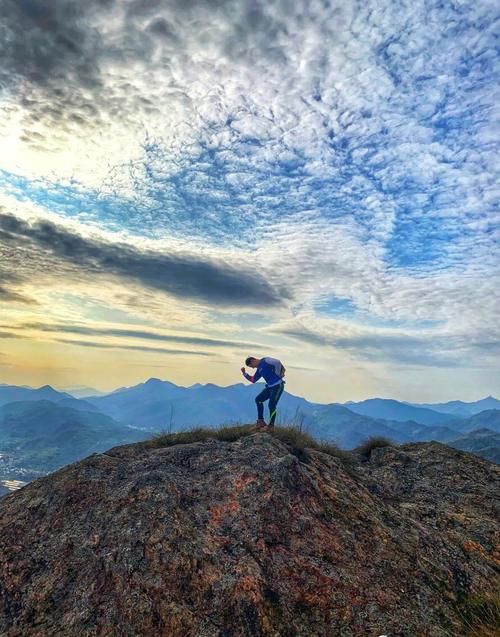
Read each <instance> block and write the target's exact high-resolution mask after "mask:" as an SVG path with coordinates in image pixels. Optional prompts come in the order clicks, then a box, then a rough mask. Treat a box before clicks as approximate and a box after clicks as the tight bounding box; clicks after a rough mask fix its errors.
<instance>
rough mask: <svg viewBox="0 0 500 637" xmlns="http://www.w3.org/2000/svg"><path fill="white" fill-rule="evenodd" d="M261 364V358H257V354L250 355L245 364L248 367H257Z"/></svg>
mask: <svg viewBox="0 0 500 637" xmlns="http://www.w3.org/2000/svg"><path fill="white" fill-rule="evenodd" d="M258 364H259V359H258V358H255V356H249V357H248V358H247V359H246V360H245V365H246V366H247V367H253V368H255V367H257V366H258Z"/></svg>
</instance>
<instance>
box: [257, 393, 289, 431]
mask: <svg viewBox="0 0 500 637" xmlns="http://www.w3.org/2000/svg"><path fill="white" fill-rule="evenodd" d="M284 389H285V383H280V384H279V385H274V386H273V387H265V388H264V389H263V390H262V391H261V392H260V394H259V395H258V396H256V398H255V402H256V403H257V418H261V419H263V418H264V401H265V400H269V426H270V427H273V426H274V421H275V420H276V405H277V404H278V400H279V399H280V398H281V394H282V393H283V390H284Z"/></svg>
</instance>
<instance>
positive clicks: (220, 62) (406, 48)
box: [0, 0, 500, 400]
mask: <svg viewBox="0 0 500 637" xmlns="http://www.w3.org/2000/svg"><path fill="white" fill-rule="evenodd" d="M2 13H3V19H2V27H1V29H2V30H1V31H0V33H1V35H2V37H0V57H1V59H2V66H1V68H0V86H1V87H2V97H1V102H0V106H1V110H0V134H1V135H2V148H3V149H5V150H4V152H2V158H1V160H0V204H2V205H3V208H4V214H3V215H2V216H1V218H0V228H1V230H0V231H1V234H0V258H1V264H0V302H2V304H5V306H6V307H8V308H9V314H8V316H9V321H8V324H9V326H10V325H12V327H16V326H18V327H19V326H21V325H23V324H24V325H26V324H29V323H31V324H35V323H36V324H38V325H40V323H43V322H44V321H45V322H46V324H47V325H51V326H60V334H61V335H63V334H65V333H68V332H69V333H79V332H78V331H73V332H71V330H72V329H73V330H77V326H78V325H81V323H82V321H83V322H85V324H86V325H87V324H88V325H89V326H90V327H89V329H91V330H94V331H89V332H88V333H86V335H88V336H95V338H96V342H97V338H98V337H99V339H102V340H99V343H100V344H101V345H102V348H101V349H102V350H103V356H104V354H105V352H104V350H106V349H107V346H110V347H111V345H112V344H111V343H110V340H109V339H111V338H113V337H127V338H142V337H140V336H138V335H137V334H139V333H140V332H142V333H143V334H146V333H147V334H159V333H160V332H159V331H158V330H161V329H165V328H168V329H172V330H175V331H176V334H171V336H172V338H177V337H178V338H180V339H181V338H184V337H186V338H187V337H189V334H188V333H187V332H192V334H191V338H193V339H199V340H198V341H196V340H192V341H188V340H178V341H174V342H177V343H181V342H183V343H186V344H188V343H189V344H191V345H196V344H197V343H199V345H200V346H202V347H203V348H204V347H206V346H210V344H209V341H213V342H214V345H213V346H214V347H219V348H220V352H221V354H220V357H219V358H218V360H219V362H221V363H222V364H221V365H220V367H219V369H218V371H217V374H220V376H218V378H219V379H220V380H225V381H228V382H230V380H231V378H232V376H231V374H232V373H233V372H230V371H229V370H230V368H231V366H237V365H238V362H239V361H240V360H241V358H242V357H241V351H240V350H241V348H243V347H247V346H246V345H244V344H245V343H247V341H251V342H252V343H254V345H252V346H251V347H252V348H253V347H256V344H259V345H260V347H262V348H263V349H265V350H266V351H271V350H272V353H273V354H274V355H282V356H283V357H288V359H289V360H290V362H292V361H293V360H294V359H296V362H297V365H296V368H297V371H298V372H299V368H300V367H302V366H304V367H306V368H309V367H310V368H312V369H318V370H323V375H322V376H321V378H320V379H319V381H318V379H317V378H312V377H313V374H312V373H311V374H309V376H308V378H309V377H311V380H308V379H307V378H306V377H305V376H304V378H303V382H304V383H306V386H307V389H308V390H309V391H314V392H316V394H315V395H312V394H311V398H315V399H317V400H319V399H322V398H325V399H327V398H328V397H329V395H330V394H329V392H331V389H330V386H331V384H332V383H331V382H330V381H328V380H327V378H326V376H325V373H326V370H328V374H329V376H328V377H329V378H330V379H332V378H337V377H338V376H339V375H343V376H344V377H345V378H347V377H346V376H345V369H346V368H349V369H350V370H357V371H356V372H355V375H354V376H352V377H349V380H345V383H346V384H345V386H342V387H341V388H338V391H339V392H343V393H344V396H339V395H336V396H335V398H336V399H340V398H342V397H346V398H354V397H356V396H361V395H366V394H368V393H369V392H371V391H380V392H381V393H384V394H386V395H389V394H394V393H395V392H394V385H393V384H391V380H390V379H391V375H392V376H394V374H393V372H394V371H395V370H397V376H398V378H404V379H405V380H406V386H407V387H408V393H407V394H406V395H404V396H402V397H406V398H408V399H410V398H411V399H414V400H417V399H420V398H421V397H422V398H424V399H427V398H429V399H433V398H436V399H437V400H441V399H446V398H448V397H449V398H452V397H454V396H453V394H454V393H456V392H458V393H460V392H461V391H464V392H466V394H467V395H465V394H463V397H467V396H468V397H470V398H474V397H476V398H477V397H478V395H479V394H481V393H493V392H494V391H498V390H499V389H500V388H499V387H498V385H497V384H495V382H497V381H495V380H493V379H494V378H495V374H494V371H495V370H497V362H496V360H497V356H496V352H497V350H496V349H495V348H496V347H497V344H498V342H499V340H500V326H499V322H498V318H497V317H498V315H499V311H500V293H499V285H498V283H499V274H500V267H499V266H500V260H499V256H498V255H499V250H498V247H499V245H498V244H499V237H500V232H499V213H498V200H499V194H500V193H499V187H498V184H499V183H500V180H499V172H500V171H499V165H498V114H499V110H498V109H499V107H498V104H500V100H499V97H500V96H499V89H498V87H499V82H498V79H499V67H500V63H499V60H498V55H497V50H496V30H497V26H498V19H499V12H498V7H497V6H496V3H494V2H492V1H491V0H479V1H478V2H475V3H465V2H455V3H448V4H447V3H439V2H427V1H424V0H415V1H413V2H411V3H409V2H405V1H404V0H396V1H393V0H382V1H379V0H377V1H375V0H369V1H368V2H363V3H362V2H358V1H357V0H352V1H347V2H292V1H291V0H274V1H272V2H261V1H258V0H246V1H245V0H213V1H210V0H199V1H195V0H193V1H189V2H186V1H182V2H181V1H180V0H179V1H177V0H90V1H88V2H84V3H81V2H77V1H76V0H53V1H52V2H50V3H41V2H38V1H36V0H6V1H5V2H4V5H3V7H2ZM48 319H50V321H49V320H48ZM90 324H92V325H90ZM72 326H73V327H72ZM75 326H76V327H75ZM50 329H52V328H50ZM47 330H49V327H47V328H46V330H42V329H41V328H40V329H39V330H38V332H37V334H39V335H40V334H43V333H44V331H45V333H46V334H47V333H48V332H47ZM120 330H123V333H122V334H120V333H119V331H120ZM9 331H10V330H9ZM133 331H135V332H136V336H134V335H133V334H132V332H133ZM127 332H128V333H127ZM182 332H184V333H182ZM52 333H53V334H55V332H52ZM147 338H151V339H153V340H154V338H155V337H154V336H148V337H147ZM83 343H86V344H88V341H82V344H83ZM215 343H217V345H216V344H215ZM40 347H42V345H40ZM11 348H12V349H11V351H10V352H7V353H6V355H7V356H12V357H13V360H15V351H16V350H15V347H14V346H13V345H12V346H11ZM231 348H232V349H231ZM4 349H5V348H4ZM230 350H231V352H232V353H230ZM197 351H198V350H197ZM224 352H226V353H224ZM144 354H145V356H146V352H144ZM24 355H25V354H24ZM43 356H46V357H48V356H49V355H48V354H47V353H46V351H45V350H43ZM82 356H84V354H83V353H82ZM225 356H227V358H224V357H225ZM62 358H63V354H62V353H61V359H62ZM304 359H305V360H304ZM23 360H24V359H23ZM44 360H45V359H44ZM47 360H48V359H47ZM85 361H87V359H86V358H85ZM85 364H87V365H90V363H89V362H88V361H87V362H86V363H85ZM101 364H102V366H103V369H104V367H105V366H106V364H107V363H106V362H105V359H102V360H101ZM60 365H62V363H60ZM125 365H126V361H125V362H124V366H125ZM224 365H226V367H224ZM47 366H48V367H49V365H48V363H47ZM146 369H147V359H146V358H145V359H144V370H146ZM222 370H226V371H222ZM429 370H433V372H432V374H434V376H433V375H432V374H430V373H429ZM199 371H200V370H199V369H198V368H195V367H193V368H192V369H191V376H190V378H191V379H192V381H193V382H194V381H196V380H198V379H199V378H198V374H199ZM134 373H137V374H140V373H141V372H140V370H137V369H136V371H135V372H134ZM183 373H184V372H183ZM214 373H215V372H214ZM353 373H354V372H353ZM436 374H437V376H436ZM188 376H189V373H188V371H187V368H186V370H185V377H186V378H187V377H188ZM137 378H139V376H138V377H137ZM296 378H297V388H298V387H300V386H301V383H300V381H299V380H298V379H300V378H301V376H300V373H297V375H296ZM376 379H380V380H376ZM81 380H82V382H87V383H89V384H92V383H93V380H92V378H89V371H88V370H87V371H86V372H85V374H83V372H82V378H81ZM348 382H349V383H350V384H351V387H355V390H353V392H351V393H349V387H348V384H347V383H348ZM307 383H309V384H307ZM318 383H319V384H318ZM374 383H375V384H374ZM117 384H119V383H117ZM396 390H397V391H399V389H398V388H396ZM412 391H413V392H414V394H413V395H412V396H410V393H411V392H412ZM354 393H355V394H356V396H355V395H354ZM417 393H418V395H417ZM426 393H427V394H428V395H425V394H426ZM327 394H328V395H327Z"/></svg>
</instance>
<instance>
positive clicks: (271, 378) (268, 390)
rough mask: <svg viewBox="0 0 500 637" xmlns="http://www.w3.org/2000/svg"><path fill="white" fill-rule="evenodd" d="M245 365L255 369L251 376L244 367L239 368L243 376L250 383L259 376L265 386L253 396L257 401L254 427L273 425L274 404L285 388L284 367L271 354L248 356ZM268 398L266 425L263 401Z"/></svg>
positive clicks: (255, 380) (274, 417) (261, 427)
mask: <svg viewBox="0 0 500 637" xmlns="http://www.w3.org/2000/svg"><path fill="white" fill-rule="evenodd" d="M245 365H246V366H247V367H251V368H252V369H256V372H255V374H254V375H253V376H250V374H247V372H246V369H245V368H244V367H242V368H241V371H242V373H243V376H244V377H245V378H246V379H247V380H249V381H250V382H251V383H256V382H257V381H258V380H259V379H260V378H264V380H265V381H266V386H265V388H264V389H263V390H262V391H261V392H260V394H259V395H258V396H257V397H256V398H255V402H256V403H257V422H256V423H255V427H256V429H264V428H265V427H267V426H269V427H274V422H275V420H276V406H277V404H278V400H279V399H280V398H281V394H282V393H283V390H284V389H285V380H284V378H283V377H284V375H285V367H284V365H283V363H282V362H281V361H279V360H278V359H277V358H272V357H271V356H263V357H262V358H255V356H249V357H248V358H247V359H246V360H245ZM266 400H269V425H266V421H265V420H264V401H266Z"/></svg>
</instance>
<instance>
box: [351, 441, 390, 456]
mask: <svg viewBox="0 0 500 637" xmlns="http://www.w3.org/2000/svg"><path fill="white" fill-rule="evenodd" d="M393 446H394V443H393V442H392V440H389V438H384V436H371V437H370V438H367V439H366V440H365V441H364V442H362V443H361V445H359V447H356V449H353V451H354V452H356V453H357V454H359V455H360V456H362V457H363V458H366V459H367V460H368V459H369V458H370V456H371V454H372V451H373V450H374V449H376V448H377V447H393Z"/></svg>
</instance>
